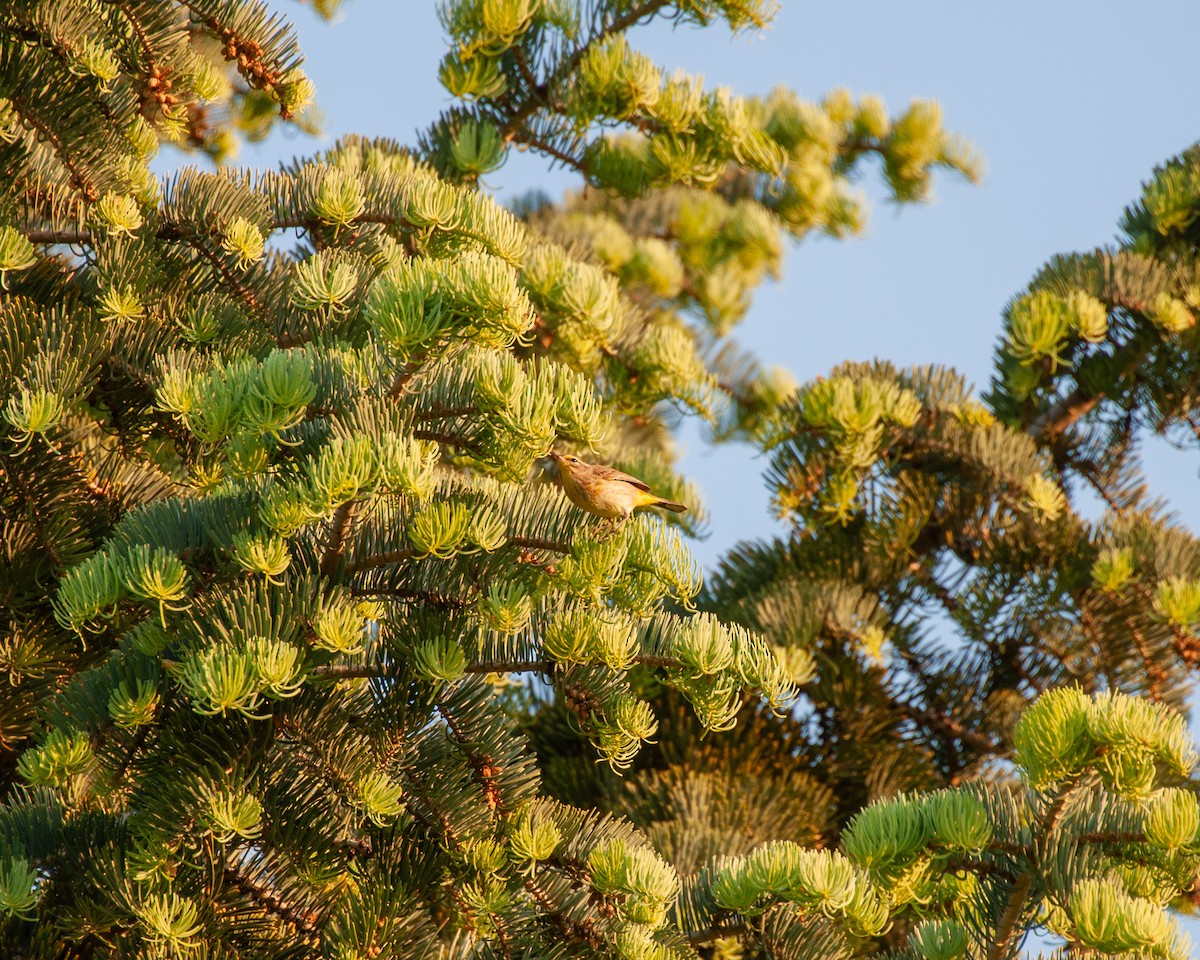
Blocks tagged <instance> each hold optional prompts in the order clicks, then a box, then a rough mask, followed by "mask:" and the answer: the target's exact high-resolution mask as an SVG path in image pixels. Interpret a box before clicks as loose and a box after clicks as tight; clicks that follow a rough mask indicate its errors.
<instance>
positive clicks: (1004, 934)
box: [987, 776, 1082, 960]
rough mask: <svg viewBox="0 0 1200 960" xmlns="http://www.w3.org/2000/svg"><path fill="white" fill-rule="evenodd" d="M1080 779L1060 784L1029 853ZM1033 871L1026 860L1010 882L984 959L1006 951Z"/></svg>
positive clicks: (1043, 837) (1053, 823) (1047, 833)
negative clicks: (1012, 881) (993, 935)
mask: <svg viewBox="0 0 1200 960" xmlns="http://www.w3.org/2000/svg"><path fill="white" fill-rule="evenodd" d="M1081 783H1082V779H1081V778H1080V777H1078V776H1076V777H1072V778H1071V779H1069V780H1067V781H1066V782H1065V783H1064V784H1063V786H1062V788H1061V790H1060V791H1059V794H1058V796H1057V797H1056V798H1055V799H1054V802H1053V803H1052V804H1051V805H1050V808H1049V809H1048V810H1047V811H1046V816H1045V819H1044V820H1043V821H1042V825H1041V829H1040V830H1039V833H1040V834H1041V836H1040V839H1039V840H1038V841H1036V842H1034V843H1031V844H1030V845H1029V848H1028V849H1029V851H1030V852H1031V853H1034V854H1035V855H1036V851H1037V850H1038V849H1039V848H1040V847H1041V845H1042V844H1043V843H1044V842H1045V840H1046V839H1047V838H1048V837H1049V836H1050V834H1051V833H1052V832H1053V830H1054V828H1055V826H1057V824H1058V819H1059V817H1060V816H1061V815H1062V812H1063V808H1064V807H1065V806H1066V803H1067V800H1068V798H1069V797H1070V796H1071V794H1072V793H1074V792H1075V790H1076V789H1077V788H1078V787H1079V785H1080V784H1081ZM1034 872H1035V866H1034V865H1033V864H1029V865H1028V867H1027V869H1026V870H1025V871H1024V872H1023V873H1022V874H1021V875H1020V876H1019V877H1017V880H1016V883H1014V884H1013V888H1012V890H1011V891H1010V892H1009V895H1008V900H1007V901H1005V904H1004V910H1003V911H1002V912H1001V914H1000V919H999V920H998V921H997V922H996V935H995V938H994V939H993V940H992V943H991V944H990V946H989V947H988V952H987V960H1003V958H1004V956H1005V954H1006V953H1007V950H1008V943H1009V941H1010V940H1011V939H1012V937H1013V934H1014V933H1015V932H1016V927H1017V921H1018V920H1019V919H1020V918H1021V913H1022V911H1024V909H1025V903H1026V901H1027V900H1028V899H1029V891H1030V890H1032V889H1033V879H1034Z"/></svg>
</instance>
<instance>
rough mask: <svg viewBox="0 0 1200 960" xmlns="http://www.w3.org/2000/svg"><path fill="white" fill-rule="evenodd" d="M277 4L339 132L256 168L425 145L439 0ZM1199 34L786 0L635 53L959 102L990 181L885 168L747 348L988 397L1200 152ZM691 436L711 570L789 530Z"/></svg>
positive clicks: (1037, 5) (510, 180) (525, 185)
mask: <svg viewBox="0 0 1200 960" xmlns="http://www.w3.org/2000/svg"><path fill="white" fill-rule="evenodd" d="M273 5H274V6H276V7H277V8H278V9H280V10H281V11H282V12H284V13H285V14H286V15H288V16H289V17H291V18H292V19H293V22H295V24H296V25H297V28H298V29H299V31H300V35H301V43H302V46H303V49H304V50H305V52H306V54H307V56H308V62H307V63H306V69H307V70H308V71H309V73H310V75H311V76H312V78H313V80H314V81H315V83H316V85H317V97H318V103H319V104H320V106H321V107H322V109H323V110H324V112H325V114H326V118H327V120H326V135H325V137H324V138H323V139H322V140H321V141H316V142H314V141H313V140H311V139H309V138H303V137H297V136H295V135H294V134H293V135H291V136H286V135H285V136H280V135H276V136H274V137H272V138H271V140H269V141H268V142H267V143H265V144H261V145H254V146H250V147H247V148H246V149H245V150H244V151H243V153H242V155H241V157H240V158H239V159H240V161H241V162H245V163H248V164H253V165H254V166H263V165H270V164H274V163H277V162H279V161H282V160H286V159H289V158H291V157H292V156H294V155H296V154H302V153H309V152H313V151H314V150H316V149H318V148H319V147H320V146H322V144H323V143H328V142H331V141H332V140H333V139H334V138H335V137H336V136H338V135H340V134H342V133H347V132H357V133H362V134H366V135H369V136H389V137H393V138H395V139H397V140H399V141H401V142H413V141H414V139H415V136H416V132H417V131H418V130H421V129H423V128H424V127H425V126H426V125H427V124H428V123H429V122H430V120H432V119H433V117H435V116H436V114H437V113H438V111H439V110H441V109H442V108H443V107H444V106H445V105H447V104H448V103H449V96H448V94H447V93H446V92H445V91H444V90H443V89H442V88H441V87H440V86H439V84H438V82H437V64H438V61H439V60H440V58H441V56H442V54H443V53H444V51H445V42H444V40H443V38H442V36H441V30H440V26H439V24H438V20H437V15H436V7H435V4H434V3H433V2H432V0H402V2H397V0H349V2H347V3H346V5H345V8H344V11H343V13H342V15H341V16H340V18H339V20H338V21H337V22H335V23H334V24H332V25H330V24H326V23H323V22H321V21H319V20H318V19H317V18H316V17H315V16H313V15H312V13H311V12H310V11H309V10H308V9H307V8H304V7H301V6H298V5H296V4H292V3H284V2H278V0H277V2H276V3H275V4H273ZM1197 36H1200V4H1195V3H1188V2H1182V0H1180V2H1142V3H1136V4H1134V3H1128V2H1118V0H1093V2H1090V3H1084V2H1082V0H1058V2H1055V3H1045V2H1036V0H1015V2H1009V3H1006V4H1000V5H997V4H986V5H985V4H976V3H962V2H959V0H955V2H950V0H924V2H922V3H911V4H897V3H883V2H858V3H854V2H843V3H837V4H831V3H811V2H810V3H803V2H791V0H785V2H784V4H783V8H782V10H781V11H780V13H779V14H778V16H777V17H776V19H775V22H774V24H773V26H772V27H771V28H770V29H769V30H768V31H767V32H765V33H760V34H741V35H738V36H735V37H731V36H730V34H729V32H728V31H727V30H725V29H724V28H723V27H717V28H711V29H707V30H698V29H695V28H688V27H683V28H679V29H672V28H671V26H670V25H669V24H658V25H656V26H653V27H651V28H648V29H642V30H640V31H637V32H635V33H634V34H633V35H632V37H631V39H632V41H633V43H634V45H635V46H637V47H639V48H640V49H642V50H644V51H645V52H647V53H649V54H650V55H651V56H653V57H654V58H655V59H656V60H657V62H658V63H659V64H660V65H662V66H664V67H666V68H668V69H672V68H674V67H676V66H681V67H684V68H685V69H687V70H689V71H691V72H695V73H700V74H703V75H704V76H705V77H706V78H707V80H708V82H709V83H711V84H714V85H715V84H721V85H727V86H730V87H732V88H733V89H734V91H735V92H738V93H764V92H767V91H769V90H770V89H771V88H772V87H774V86H776V85H778V84H786V85H787V86H790V87H792V88H793V89H795V90H797V91H798V92H799V93H800V94H801V95H802V96H805V97H810V98H813V99H817V98H820V97H821V96H822V95H823V94H824V93H826V92H827V91H828V90H830V89H832V88H834V87H838V86H844V87H847V88H848V89H850V90H851V91H852V92H854V93H878V94H881V95H883V96H884V97H885V99H886V100H887V102H888V105H889V107H890V108H891V109H892V110H893V111H896V110H898V109H900V108H902V107H903V105H904V104H905V103H907V102H908V101H909V100H910V99H911V98H913V97H931V98H934V99H937V100H939V101H941V103H942V105H943V107H944V110H945V115H946V122H947V125H948V126H949V127H950V128H951V129H955V130H958V131H960V132H962V133H963V134H965V135H966V136H968V137H969V138H970V139H971V140H973V141H974V143H975V144H976V145H977V146H978V147H979V148H980V150H981V151H982V152H983V154H984V156H985V158H986V161H987V174H986V177H985V179H984V182H983V183H982V185H980V186H971V185H969V184H966V183H964V182H962V181H961V180H958V179H956V178H951V177H944V178H941V179H940V180H939V182H938V184H937V189H936V197H935V199H934V201H933V203H931V204H929V205H925V206H919V207H906V208H903V209H899V208H896V207H894V206H891V205H889V204H887V203H886V201H880V200H879V197H880V190H879V186H878V181H879V177H878V176H877V171H876V170H870V171H869V173H868V175H867V176H866V177H865V178H864V182H863V187H864V189H865V190H866V191H867V193H868V195H870V196H872V197H873V198H876V201H877V202H876V203H875V205H874V207H873V210H872V216H871V220H870V224H869V226H868V229H867V232H866V235H865V236H863V237H861V238H856V239H851V240H848V241H833V240H827V239H817V240H810V241H808V242H806V243H803V244H801V245H799V246H797V247H794V248H793V249H792V250H791V251H790V253H789V255H788V258H787V263H786V269H785V272H784V277H783V280H782V281H781V282H780V283H778V284H774V285H771V286H769V287H767V288H765V289H763V290H762V291H760V293H759V295H758V297H757V298H756V301H755V304H754V307H753V309H752V310H751V313H750V316H749V318H748V320H747V321H746V322H745V323H744V324H743V326H742V327H741V328H739V330H738V332H737V334H736V336H737V338H738V339H739V340H740V341H741V342H742V343H743V344H745V345H746V346H749V347H750V348H752V349H753V350H754V351H755V352H757V353H758V354H759V355H760V356H764V357H769V358H770V359H771V361H772V362H773V363H779V364H781V365H783V366H784V367H786V368H787V369H789V370H790V371H791V372H792V374H793V375H794V376H795V377H797V378H798V379H800V380H802V381H803V380H807V379H810V378H812V377H815V376H818V375H820V374H822V373H824V372H826V371H828V369H829V368H830V367H831V366H833V365H834V364H836V363H838V362H840V361H842V360H846V359H855V360H865V359H870V358H872V357H883V358H887V359H890V360H892V361H894V362H895V363H897V364H899V365H908V364H916V363H940V364H948V365H952V366H954V367H955V368H957V369H958V370H959V371H961V372H962V373H964V374H965V375H966V376H967V377H968V379H970V380H971V381H972V382H974V383H975V384H976V385H977V386H979V387H981V388H982V387H984V386H986V383H987V380H988V377H989V376H990V371H991V354H992V346H993V343H994V342H995V338H996V336H997V333H998V331H999V329H1000V317H999V315H1000V311H1001V310H1002V309H1003V307H1004V305H1005V303H1006V302H1007V301H1008V300H1009V299H1010V298H1011V297H1012V296H1013V295H1014V294H1016V293H1018V292H1019V291H1020V290H1021V289H1022V287H1023V286H1024V285H1025V284H1026V283H1027V282H1028V281H1029V279H1030V278H1031V277H1032V275H1033V273H1034V271H1035V270H1036V269H1037V268H1038V267H1039V266H1040V265H1041V263H1042V262H1043V261H1044V260H1046V258H1048V257H1049V256H1050V255H1052V254H1054V253H1056V252H1065V251H1073V250H1086V249H1090V248H1092V247H1094V246H1097V245H1100V244H1103V243H1106V242H1108V241H1110V240H1111V239H1112V237H1113V235H1114V233H1115V226H1116V222H1117V219H1118V217H1119V216H1120V213H1121V211H1122V209H1123V208H1124V206H1125V204H1126V203H1128V202H1129V201H1131V200H1132V199H1133V198H1134V197H1136V196H1137V192H1138V187H1139V184H1140V182H1141V181H1142V180H1143V179H1144V178H1145V177H1146V176H1147V175H1148V174H1149V172H1150V170H1151V168H1152V167H1153V166H1154V165H1155V164H1156V163H1158V162H1160V161H1162V160H1164V159H1166V158H1167V157H1169V156H1171V155H1173V154H1175V153H1177V152H1179V151H1180V150H1182V149H1183V148H1185V147H1186V146H1188V145H1189V144H1191V143H1192V142H1193V141H1194V140H1195V139H1197V138H1200V97H1198V96H1197V93H1198V92H1200V91H1198V90H1197V87H1198V85H1200V82H1198V79H1197V74H1196V72H1195V66H1194V57H1193V55H1192V50H1191V48H1192V42H1193V40H1194V38H1195V37H1197ZM488 180H489V184H490V185H491V186H492V188H493V189H494V190H495V192H496V194H497V195H498V196H499V198H500V199H501V200H503V199H505V198H506V197H512V196H514V195H516V194H517V193H519V192H521V191H523V190H526V189H529V188H531V187H534V186H537V187H541V188H543V189H547V190H549V191H550V192H552V193H553V192H557V191H561V190H563V189H567V188H570V187H571V186H572V185H574V184H575V182H576V181H575V179H574V178H573V177H572V176H571V175H570V174H569V173H567V172H565V171H562V170H559V171H548V167H547V164H546V163H544V162H543V161H542V160H541V158H539V157H534V156H516V157H514V158H513V159H512V160H510V162H509V164H508V165H507V166H506V167H505V168H504V169H503V170H501V171H500V172H499V173H497V174H495V175H493V176H491V177H489V178H488ZM684 442H685V446H686V451H687V456H686V457H685V459H684V462H683V469H684V471H685V472H686V473H688V474H689V475H690V476H691V477H692V478H693V479H695V480H696V481H697V482H698V483H699V484H700V486H701V488H702V490H703V491H704V494H705V500H706V502H707V504H708V506H709V508H710V510H711V512H712V524H711V531H712V534H711V536H710V537H709V539H708V540H707V541H705V542H703V543H700V544H697V545H696V553H697V555H698V556H699V558H700V559H701V560H702V561H703V562H704V563H705V564H706V565H707V566H711V565H712V564H713V563H715V561H716V560H717V558H718V557H720V556H721V555H722V554H723V553H724V552H725V551H726V550H727V549H728V548H729V547H730V546H731V545H732V544H733V543H734V542H736V541H737V540H738V539H742V538H751V537H760V536H767V535H770V534H771V533H773V532H777V531H779V530H780V527H779V525H778V524H777V523H776V522H775V521H773V520H772V518H771V517H770V516H769V514H768V510H767V492H766V489H765V487H764V485H763V483H762V481H761V479H760V478H761V475H762V470H763V467H764V463H763V462H762V460H756V459H754V458H753V451H752V450H750V449H749V448H747V447H743V446H727V447H722V448H719V449H715V450H714V449H711V448H708V447H706V446H704V445H703V444H702V443H701V442H700V441H699V439H698V437H697V436H696V435H695V433H694V432H689V433H685V438H684ZM1149 462H1150V465H1151V468H1152V475H1153V479H1154V483H1155V487H1156V489H1157V490H1158V491H1159V492H1161V493H1162V494H1164V495H1165V496H1167V497H1168V498H1169V499H1170V500H1171V502H1172V503H1173V504H1175V505H1176V508H1177V509H1178V510H1179V511H1180V513H1181V515H1182V516H1184V517H1185V518H1186V519H1187V520H1188V521H1189V522H1190V524H1191V525H1192V526H1193V527H1194V528H1200V504H1197V503H1196V502H1195V496H1194V493H1195V482H1196V473H1197V466H1198V465H1200V458H1197V456H1196V454H1195V452H1194V451H1188V452H1186V453H1176V452H1173V451H1169V450H1166V449H1165V448H1164V449H1155V450H1154V451H1152V454H1151V456H1150V458H1149Z"/></svg>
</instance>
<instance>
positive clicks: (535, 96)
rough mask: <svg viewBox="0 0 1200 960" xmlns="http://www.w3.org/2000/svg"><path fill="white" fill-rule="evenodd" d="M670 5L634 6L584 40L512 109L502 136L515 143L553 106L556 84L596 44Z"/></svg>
mask: <svg viewBox="0 0 1200 960" xmlns="http://www.w3.org/2000/svg"><path fill="white" fill-rule="evenodd" d="M669 5H670V0H648V2H645V3H641V4H635V5H633V6H632V7H630V8H629V9H628V10H626V11H625V12H624V13H623V14H621V15H620V16H618V17H615V18H614V19H613V20H612V21H610V22H609V23H607V24H604V25H602V26H601V27H600V28H599V29H598V30H597V31H596V32H595V33H593V34H592V35H591V36H590V37H588V39H587V40H586V41H585V42H584V43H582V44H580V45H579V46H578V47H576V48H575V49H574V50H573V51H571V53H570V54H568V55H567V56H566V57H565V58H563V60H561V61H560V62H559V64H558V65H557V66H556V67H555V68H554V69H553V70H552V71H551V72H550V74H549V75H548V76H547V77H546V79H545V80H543V81H542V82H541V83H540V84H538V85H537V86H535V87H534V88H533V89H532V90H530V91H529V94H528V95H527V96H526V97H525V100H524V102H523V103H521V104H520V105H519V106H517V107H516V108H515V109H513V110H511V111H510V112H509V114H508V119H507V121H506V122H505V124H504V126H503V127H501V129H500V133H501V136H502V137H503V138H504V140H505V142H506V143H511V142H512V141H513V140H516V139H517V138H518V136H519V135H520V134H521V133H522V131H523V130H525V129H526V124H527V121H528V120H529V119H530V117H532V116H533V115H534V114H535V113H536V112H537V111H538V110H539V109H540V108H541V107H549V106H551V104H550V102H549V97H550V93H551V92H552V91H553V90H554V88H555V87H556V86H558V85H559V84H560V83H562V82H563V81H564V80H566V79H567V78H568V77H570V76H571V74H572V72H573V71H574V70H575V68H576V67H577V66H579V64H580V62H581V61H582V60H583V58H584V57H585V56H587V54H588V51H589V50H591V48H592V47H593V46H594V45H596V44H597V43H600V42H603V41H604V40H607V39H608V38H609V37H611V36H615V35H616V34H618V33H623V32H624V31H626V30H629V29H630V28H632V27H634V26H635V25H636V24H637V23H638V21H640V20H643V19H647V18H650V17H653V16H654V15H655V14H657V13H658V12H659V11H660V10H662V9H663V8H664V7H667V6H669Z"/></svg>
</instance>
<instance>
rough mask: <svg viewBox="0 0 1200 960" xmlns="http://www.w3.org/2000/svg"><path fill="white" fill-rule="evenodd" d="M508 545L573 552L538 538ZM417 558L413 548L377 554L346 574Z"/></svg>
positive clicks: (350, 566)
mask: <svg viewBox="0 0 1200 960" xmlns="http://www.w3.org/2000/svg"><path fill="white" fill-rule="evenodd" d="M508 545H509V546H510V547H523V548H525V549H526V550H549V551H551V552H553V553H570V552H571V545H570V544H569V543H560V542H558V541H557V540H541V539H538V538H536V537H510V538H509V540H508ZM416 556H417V552H416V550H414V549H413V548H412V547H403V548H401V549H399V550H389V551H387V552H386V553H377V554H375V555H374V556H371V557H363V558H362V559H360V560H354V561H352V562H351V563H348V564H346V567H345V572H346V574H347V575H350V574H353V573H361V572H362V571H364V570H372V569H374V568H375V567H382V566H386V565H387V564H389V563H400V562H401V561H403V560H412V559H413V558H414V557H416Z"/></svg>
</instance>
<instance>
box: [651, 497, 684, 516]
mask: <svg viewBox="0 0 1200 960" xmlns="http://www.w3.org/2000/svg"><path fill="white" fill-rule="evenodd" d="M654 506H656V507H662V508H663V509H664V510H672V511H674V512H675V513H683V512H684V511H685V510H686V509H687V507H685V506H684V505H683V504H682V503H676V502H675V501H674V500H659V501H658V502H657V503H655V504H654Z"/></svg>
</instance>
